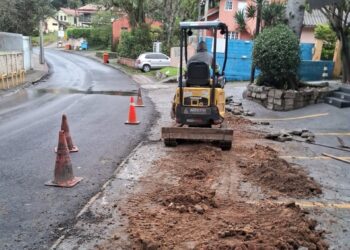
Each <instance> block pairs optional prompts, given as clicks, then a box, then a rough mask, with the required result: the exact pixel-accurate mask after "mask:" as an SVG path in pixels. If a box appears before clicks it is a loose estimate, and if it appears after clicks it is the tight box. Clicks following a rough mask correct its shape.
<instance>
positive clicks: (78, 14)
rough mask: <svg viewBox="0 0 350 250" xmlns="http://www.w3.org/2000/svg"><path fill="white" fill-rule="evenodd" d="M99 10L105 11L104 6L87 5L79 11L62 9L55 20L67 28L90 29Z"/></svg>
mask: <svg viewBox="0 0 350 250" xmlns="http://www.w3.org/2000/svg"><path fill="white" fill-rule="evenodd" d="M99 10H103V6H102V5H96V4H87V5H85V6H82V7H80V8H78V9H69V8H60V10H59V11H58V12H57V13H56V16H55V19H56V20H57V21H59V22H60V23H61V24H62V25H65V26H78V27H88V26H90V25H91V22H92V16H93V15H94V14H95V13H96V12H97V11H99Z"/></svg>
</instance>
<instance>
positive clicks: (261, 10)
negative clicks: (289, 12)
mask: <svg viewBox="0 0 350 250" xmlns="http://www.w3.org/2000/svg"><path fill="white" fill-rule="evenodd" d="M254 3H255V4H254V5H248V7H247V9H246V10H240V11H238V12H236V13H235V16H234V19H235V21H236V23H237V24H238V26H239V30H240V31H244V30H245V29H246V19H254V18H256V23H255V32H254V37H255V38H256V37H257V36H258V35H259V32H260V29H261V27H262V21H264V22H265V25H266V26H272V25H277V24H279V23H283V22H284V19H285V18H284V16H285V14H284V13H285V5H284V4H282V3H275V2H273V3H269V2H268V1H267V0H254ZM254 76H255V66H254V64H252V68H251V72H250V83H253V82H254Z"/></svg>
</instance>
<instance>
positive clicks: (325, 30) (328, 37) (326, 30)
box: [315, 24, 337, 60]
mask: <svg viewBox="0 0 350 250" xmlns="http://www.w3.org/2000/svg"><path fill="white" fill-rule="evenodd" d="M315 38H316V39H319V40H322V41H323V47H322V53H321V59H322V60H332V59H333V55H334V50H335V43H336V41H337V36H336V34H335V32H334V31H333V30H332V29H331V27H330V26H329V25H328V24H319V25H317V26H316V28H315Z"/></svg>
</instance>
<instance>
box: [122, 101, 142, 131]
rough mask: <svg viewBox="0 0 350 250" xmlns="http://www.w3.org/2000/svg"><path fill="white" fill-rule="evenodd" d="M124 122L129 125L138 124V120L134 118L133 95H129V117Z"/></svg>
mask: <svg viewBox="0 0 350 250" xmlns="http://www.w3.org/2000/svg"><path fill="white" fill-rule="evenodd" d="M125 124H129V125H137V124H140V122H139V121H138V120H137V118H136V110H135V103H134V98H133V97H130V106H129V119H128V120H127V121H126V122H125Z"/></svg>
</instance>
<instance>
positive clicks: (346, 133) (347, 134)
mask: <svg viewBox="0 0 350 250" xmlns="http://www.w3.org/2000/svg"><path fill="white" fill-rule="evenodd" d="M315 135H324V136H327V135H334V136H337V135H343V136H350V132H331V133H315Z"/></svg>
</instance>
